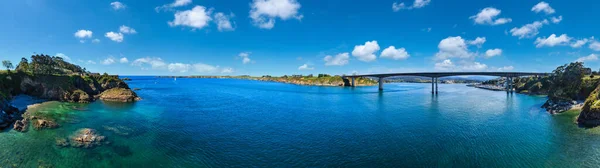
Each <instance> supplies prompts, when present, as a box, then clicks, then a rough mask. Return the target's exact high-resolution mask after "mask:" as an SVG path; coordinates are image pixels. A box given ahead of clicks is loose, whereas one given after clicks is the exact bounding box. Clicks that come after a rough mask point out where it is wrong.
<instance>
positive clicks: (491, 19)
mask: <svg viewBox="0 0 600 168" xmlns="http://www.w3.org/2000/svg"><path fill="white" fill-rule="evenodd" d="M500 13H502V11H501V10H499V9H496V8H493V7H487V8H484V9H482V10H481V12H479V13H477V15H474V16H471V17H469V19H473V21H475V24H482V25H483V24H487V25H501V24H505V23H509V22H512V19H511V18H498V19H496V17H498V15H500Z"/></svg>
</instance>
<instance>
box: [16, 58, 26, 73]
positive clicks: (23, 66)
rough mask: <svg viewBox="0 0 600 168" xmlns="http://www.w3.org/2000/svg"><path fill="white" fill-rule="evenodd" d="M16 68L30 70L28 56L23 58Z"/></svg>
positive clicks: (24, 70) (23, 70)
mask: <svg viewBox="0 0 600 168" xmlns="http://www.w3.org/2000/svg"><path fill="white" fill-rule="evenodd" d="M16 70H17V71H22V72H26V71H29V61H27V58H21V62H19V64H18V65H17V68H16Z"/></svg>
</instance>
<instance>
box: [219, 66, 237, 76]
mask: <svg viewBox="0 0 600 168" xmlns="http://www.w3.org/2000/svg"><path fill="white" fill-rule="evenodd" d="M233 72H235V70H233V68H229V67H226V68H223V69H221V73H224V74H230V73H233Z"/></svg>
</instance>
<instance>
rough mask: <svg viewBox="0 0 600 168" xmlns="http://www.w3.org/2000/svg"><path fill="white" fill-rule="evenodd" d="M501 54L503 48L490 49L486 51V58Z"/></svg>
mask: <svg viewBox="0 0 600 168" xmlns="http://www.w3.org/2000/svg"><path fill="white" fill-rule="evenodd" d="M499 55H502V49H499V48H496V49H489V50H487V51H485V57H486V58H492V57H494V56H499Z"/></svg>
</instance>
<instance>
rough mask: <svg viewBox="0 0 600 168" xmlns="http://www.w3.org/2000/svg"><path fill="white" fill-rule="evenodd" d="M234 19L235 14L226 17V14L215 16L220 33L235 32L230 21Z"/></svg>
mask: <svg viewBox="0 0 600 168" xmlns="http://www.w3.org/2000/svg"><path fill="white" fill-rule="evenodd" d="M232 17H234V15H233V13H232V14H231V15H226V14H224V13H221V12H218V13H216V14H215V16H214V18H215V23H217V29H219V31H233V30H235V28H233V25H232V24H231V21H230V19H231V18H232Z"/></svg>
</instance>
